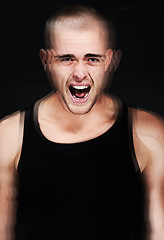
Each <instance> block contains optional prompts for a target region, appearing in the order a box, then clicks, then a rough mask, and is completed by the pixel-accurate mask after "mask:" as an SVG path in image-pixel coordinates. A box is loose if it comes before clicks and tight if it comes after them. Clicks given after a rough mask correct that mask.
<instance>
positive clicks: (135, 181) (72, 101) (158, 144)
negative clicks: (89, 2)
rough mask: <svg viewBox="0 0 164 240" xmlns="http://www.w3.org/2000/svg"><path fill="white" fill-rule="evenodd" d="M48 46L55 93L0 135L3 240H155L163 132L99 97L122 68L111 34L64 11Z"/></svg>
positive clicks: (48, 31) (163, 174) (163, 170)
mask: <svg viewBox="0 0 164 240" xmlns="http://www.w3.org/2000/svg"><path fill="white" fill-rule="evenodd" d="M45 39H46V50H44V49H41V51H40V57H41V61H42V64H43V67H44V70H45V71H46V72H47V76H48V79H49V81H50V84H51V86H52V90H53V91H52V93H51V94H50V95H48V96H47V97H45V98H44V99H41V100H40V101H38V102H37V103H36V104H35V105H34V107H33V108H32V109H30V110H29V111H27V112H21V113H20V112H18V113H16V114H14V115H13V116H10V117H8V118H6V119H4V120H3V121H2V122H1V126H0V186H1V188H0V213H1V218H0V233H1V239H2V240H6V239H13V236H14V235H15V238H16V240H18V239H21V240H24V239H30V240H34V239H35V240H36V239H37V240H40V239H57V240H59V239H104V240H105V239H114V240H116V239H127V240H128V239H129V240H130V239H144V237H146V238H147V239H150V240H157V239H158V240H162V239H163V237H164V200H163V182H164V124H163V121H162V120H161V119H160V118H158V117H156V116H154V115H152V114H151V113H146V112H143V111H140V110H135V109H130V108H127V107H126V106H125V105H124V104H122V103H121V101H120V100H118V99H116V98H114V97H113V96H111V95H109V94H107V93H106V89H107V86H108V84H109V79H111V76H112V75H113V71H115V70H116V69H117V66H118V65H119V62H120V58H121V51H120V50H116V49H115V47H116V46H115V41H116V36H115V30H114V25H113V24H112V23H111V22H110V21H107V19H106V18H105V17H103V16H102V15H100V14H99V13H98V12H97V11H96V10H95V9H92V8H89V7H86V6H72V7H66V8H64V9H62V10H60V11H59V12H58V13H56V14H55V15H52V16H51V17H50V18H49V20H48V21H47V23H46V26H45ZM128 125H130V126H131V128H130V127H129V129H128ZM128 130H130V131H129V132H131V130H132V132H131V133H132V135H131V134H128ZM131 137H132V138H131ZM129 144H131V145H129ZM133 145H134V146H133ZM133 147H134V149H133ZM133 150H134V151H133ZM135 154H136V157H137V159H136V158H135V157H134V155H135ZM141 173H142V174H141ZM141 176H143V177H144V183H145V188H143V185H142V182H141ZM142 190H144V191H143V192H144V200H145V202H144V204H143V202H142V201H143V198H142V197H143V196H142ZM16 196H17V201H16ZM16 202H17V211H16ZM16 212H17V213H16ZM144 218H145V219H146V220H145V219H144ZM145 222H146V223H147V224H145ZM143 224H145V225H146V227H148V231H146V233H147V234H146V236H143V235H144V234H145V227H143ZM15 225H16V228H15V234H14V230H13V229H14V226H15ZM143 232H144V234H143Z"/></svg>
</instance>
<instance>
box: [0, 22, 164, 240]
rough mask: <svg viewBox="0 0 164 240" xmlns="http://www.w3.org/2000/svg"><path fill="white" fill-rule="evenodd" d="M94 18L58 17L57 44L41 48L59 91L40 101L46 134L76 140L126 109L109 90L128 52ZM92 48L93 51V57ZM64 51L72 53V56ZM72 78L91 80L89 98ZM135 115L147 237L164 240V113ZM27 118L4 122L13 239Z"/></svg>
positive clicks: (0, 160) (5, 235)
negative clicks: (114, 45) (78, 93)
mask: <svg viewBox="0 0 164 240" xmlns="http://www.w3.org/2000/svg"><path fill="white" fill-rule="evenodd" d="M66 20H67V19H66ZM74 20H75V19H74ZM88 20H89V19H88V18H86V19H85V21H84V22H85V23H86V26H85V28H79V27H78V22H77V23H76V22H75V23H76V27H75V23H74V24H72V26H70V24H66V22H67V21H62V22H60V24H59V23H58V24H57V26H56V27H55V28H54V29H53V32H52V37H51V48H50V49H46V50H44V49H41V51H40V57H41V61H42V64H43V67H44V70H45V71H46V72H47V77H48V79H49V81H50V84H51V86H52V90H53V91H52V93H51V94H50V95H48V96H46V97H45V98H44V99H42V100H40V101H39V102H38V104H39V110H38V121H39V124H40V128H41V131H42V133H43V134H44V136H45V137H46V138H47V139H49V140H51V141H54V142H60V143H74V142H81V141H86V140H88V139H92V138H95V137H97V136H99V135H101V134H102V133H104V132H105V131H107V130H108V129H110V128H111V126H112V125H113V124H114V123H115V121H116V119H117V116H118V113H119V111H120V107H121V103H120V101H119V100H118V99H116V98H114V97H112V96H110V95H107V94H105V89H106V86H107V85H108V84H109V82H108V81H109V80H111V78H112V76H113V73H114V71H115V70H116V69H117V67H118V65H119V62H120V58H121V54H122V53H121V51H120V50H117V51H116V50H111V49H110V48H108V43H107V38H106V37H105V35H104V30H102V26H101V24H100V23H99V22H97V20H96V19H93V18H92V28H90V27H89V26H88V25H87V22H88ZM88 54H91V56H92V57H88ZM93 54H94V55H96V56H97V55H101V56H103V57H102V61H101V62H97V60H98V59H99V58H96V57H95V56H94V57H93ZM63 55H67V58H66V57H63ZM68 55H69V56H68ZM54 56H57V57H54ZM61 56H62V58H61ZM70 56H71V57H70ZM89 56H90V55H89ZM61 60H62V61H61ZM71 84H73V85H74V84H75V85H76V86H81V85H89V86H90V92H89V95H88V98H87V101H85V102H82V101H74V100H73V98H72V97H71V96H70V90H69V87H70V85H71ZM56 113H57V114H56ZM129 120H131V121H132V128H133V140H134V148H135V153H136V156H137V161H138V164H139V167H140V170H141V171H142V172H143V175H144V176H145V185H146V187H145V195H146V203H145V205H146V209H147V212H146V211H145V218H146V219H147V221H148V223H149V229H150V231H149V232H148V235H147V239H148V240H163V239H164V200H163V196H164V193H163V183H164V170H163V169H164V144H163V143H164V123H163V119H162V118H161V117H159V116H157V115H155V114H153V113H148V112H145V111H142V110H137V109H129ZM23 123H24V113H20V112H18V113H16V114H14V115H12V116H9V117H6V118H5V119H3V120H2V121H1V123H0V215H1V216H2V217H1V218H0V236H2V240H11V239H13V238H12V237H13V234H12V231H13V225H14V219H15V211H14V209H15V208H16V200H15V198H16V190H17V177H16V171H17V166H18V163H19V159H20V154H21V148H22V139H23V127H24V124H23ZM54 132H55V134H54ZM45 164H46V163H45Z"/></svg>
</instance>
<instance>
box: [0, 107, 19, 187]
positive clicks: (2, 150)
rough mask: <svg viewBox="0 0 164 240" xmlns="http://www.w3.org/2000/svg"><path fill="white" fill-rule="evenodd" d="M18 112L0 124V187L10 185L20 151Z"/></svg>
mask: <svg viewBox="0 0 164 240" xmlns="http://www.w3.org/2000/svg"><path fill="white" fill-rule="evenodd" d="M21 114H22V113H20V112H18V113H15V114H14V115H12V116H10V117H8V118H6V119H4V120H2V121H1V122H0V186H1V187H2V185H3V186H4V185H9V184H11V183H12V181H13V179H12V177H13V175H15V172H16V164H17V161H18V158H19V152H20V150H21V142H22V136H23V127H22V125H21V124H20V122H21V119H22V118H23V115H21Z"/></svg>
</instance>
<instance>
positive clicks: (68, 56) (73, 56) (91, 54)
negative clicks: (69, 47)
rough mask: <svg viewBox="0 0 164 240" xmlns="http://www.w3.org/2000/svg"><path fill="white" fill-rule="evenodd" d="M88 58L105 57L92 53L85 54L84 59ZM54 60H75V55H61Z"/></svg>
mask: <svg viewBox="0 0 164 240" xmlns="http://www.w3.org/2000/svg"><path fill="white" fill-rule="evenodd" d="M89 57H99V58H101V57H105V55H100V54H94V53H87V54H86V55H85V56H84V58H89ZM55 58H59V59H62V58H76V57H75V55H73V54H63V55H56V56H55Z"/></svg>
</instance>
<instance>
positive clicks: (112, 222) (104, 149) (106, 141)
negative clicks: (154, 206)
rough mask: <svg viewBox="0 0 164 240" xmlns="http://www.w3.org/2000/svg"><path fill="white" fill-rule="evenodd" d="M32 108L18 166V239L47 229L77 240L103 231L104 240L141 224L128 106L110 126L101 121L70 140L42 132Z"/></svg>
mask: <svg viewBox="0 0 164 240" xmlns="http://www.w3.org/2000/svg"><path fill="white" fill-rule="evenodd" d="M36 109H37V108H35V111H33V109H31V110H30V111H28V112H27V113H26V118H25V133H24V141H23V143H24V144H23V148H22V154H21V158H20V161H19V164H18V176H19V178H20V181H19V182H20V188H19V197H18V199H19V201H18V202H19V203H20V204H18V206H19V213H20V215H19V216H20V218H19V219H18V229H20V226H22V225H23V228H22V230H21V231H22V233H21V234H22V235H21V237H22V238H21V240H22V239H24V237H27V236H26V234H28V237H29V238H30V239H33V238H39V239H44V238H45V234H47V232H46V231H45V229H46V228H47V227H48V228H49V229H50V231H48V234H49V235H51V233H52V236H51V237H52V238H54V235H55V236H56V234H57V237H58V236H59V235H60V234H64V235H63V238H61V239H65V237H66V236H65V234H67V233H68V234H67V237H70V236H73V235H74V237H75V235H76V238H75V239H77V238H78V239H84V236H85V238H86V239H90V238H91V237H93V238H94V239H100V237H99V234H101V235H102V234H104V236H103V239H104V240H105V239H108V238H109V236H113V234H114V235H115V233H116V229H118V226H119V231H118V232H117V236H115V238H113V239H120V235H121V236H122V235H125V236H126V237H127V236H128V237H127V239H130V236H129V234H130V235H131V234H135V233H136V230H137V231H138V221H139V222H140V217H141V216H140V211H138V210H139V209H140V204H141V202H140V200H141V199H140V197H141V195H140V188H141V185H140V171H139V169H136V167H135V166H134V163H133V160H132V157H131V153H130V147H129V141H128V139H129V138H128V121H127V119H128V116H127V107H126V106H123V107H122V108H121V109H120V111H119V113H118V114H117V117H116V119H115V121H113V119H112V121H108V127H107V126H106V124H104V125H103V124H102V125H101V129H103V131H100V129H98V131H94V135H92V136H91V133H92V132H90V134H88V135H85V134H82V138H81V139H79V140H78V141H77V138H74V143H73V142H70V141H69V142H67V143H66V142H65V141H66V139H68V140H69V138H64V139H63V140H64V142H59V138H56V139H54V138H51V135H49V134H46V133H48V132H49V131H46V128H45V127H46V125H45V126H44V123H43V122H42V120H41V119H39V117H38V115H37V112H38V111H36ZM113 113H114V111H113ZM113 115H115V114H112V116H113ZM42 116H43V115H42ZM115 116H116V115H115ZM41 122H42V124H43V125H42V128H41ZM99 122H100V121H99ZM109 123H110V124H109ZM94 127H96V129H97V128H98V125H94ZM99 127H100V126H99ZM93 129H94V128H93ZM51 130H52V128H51ZM53 130H54V131H57V129H55V128H54V129H53ZM83 132H84V131H83ZM75 140H76V141H75ZM29 176H30V178H29ZM43 193H44V194H43ZM120 202H121V204H120ZM31 203H32V204H31ZM50 206H51V208H50ZM137 209H138V210H137ZM136 211H137V212H136ZM41 212H43V213H44V214H43V216H42V214H40V213H41ZM22 214H23V215H22ZM24 216H26V218H24ZM38 216H39V217H38ZM36 219H37V220H36ZM45 219H46V222H45ZM56 223H57V224H56ZM20 224H21V225H20ZM52 225H53V226H52ZM108 225H109V226H110V227H109V226H108ZM129 226H131V227H129ZM88 227H89V228H88ZM72 228H73V229H74V231H72ZM82 229H83V232H81V230H82ZM27 230H28V232H26V231H27ZM41 232H43V234H42V235H41ZM79 233H81V234H82V235H81V236H79ZM18 234H19V231H18ZM83 235H84V236H83ZM77 236H78V237H77ZM87 236H88V238H87ZM51 237H50V236H49V238H51ZM74 237H72V238H71V239H74ZM123 238H124V237H123ZM16 239H19V237H18V238H16ZM140 239H141V238H140Z"/></svg>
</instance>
